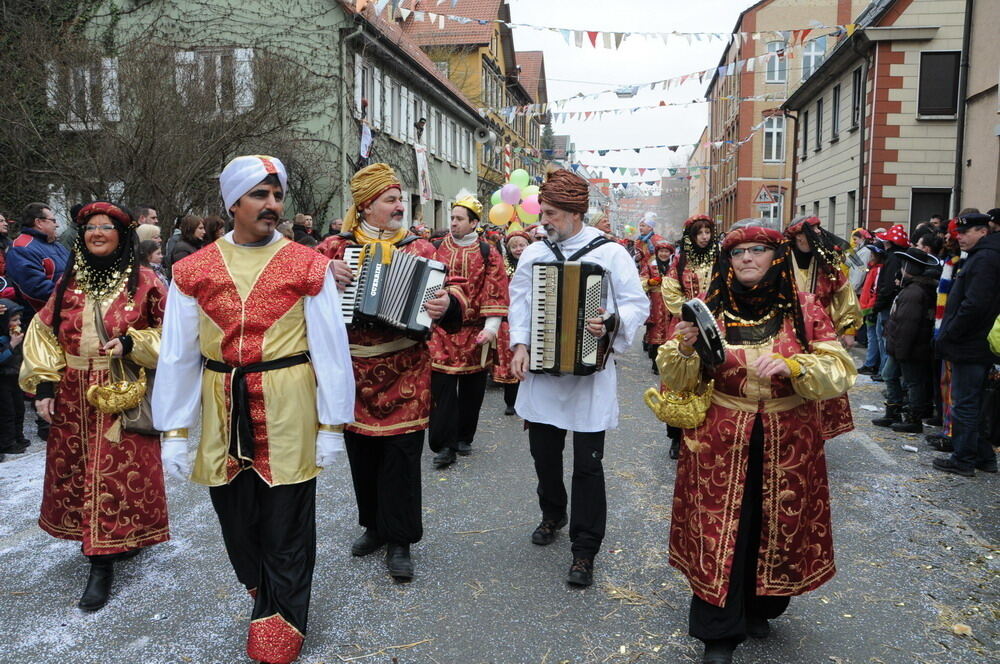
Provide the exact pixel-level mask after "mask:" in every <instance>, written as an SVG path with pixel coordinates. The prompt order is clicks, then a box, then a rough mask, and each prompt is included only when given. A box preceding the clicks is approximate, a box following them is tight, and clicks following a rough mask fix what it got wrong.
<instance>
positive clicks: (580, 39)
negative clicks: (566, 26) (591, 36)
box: [573, 30, 583, 48]
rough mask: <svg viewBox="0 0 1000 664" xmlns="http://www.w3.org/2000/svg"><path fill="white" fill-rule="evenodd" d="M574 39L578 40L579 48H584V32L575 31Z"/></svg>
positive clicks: (577, 45)
mask: <svg viewBox="0 0 1000 664" xmlns="http://www.w3.org/2000/svg"><path fill="white" fill-rule="evenodd" d="M573 41H574V42H576V47H577V48H583V33H582V32H580V31H579V30H574V31H573Z"/></svg>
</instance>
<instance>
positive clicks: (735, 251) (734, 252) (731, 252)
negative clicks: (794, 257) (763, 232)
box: [729, 244, 773, 258]
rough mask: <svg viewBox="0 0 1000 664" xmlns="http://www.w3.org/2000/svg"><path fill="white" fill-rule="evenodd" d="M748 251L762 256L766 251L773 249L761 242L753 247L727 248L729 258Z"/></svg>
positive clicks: (737, 256)
mask: <svg viewBox="0 0 1000 664" xmlns="http://www.w3.org/2000/svg"><path fill="white" fill-rule="evenodd" d="M748 251H749V252H750V253H751V254H753V255H754V256H763V255H764V254H765V253H767V252H768V251H773V249H771V247H766V246H764V245H762V244H758V245H757V246H755V247H737V248H736V249H730V250H729V257H730V258H739V257H740V256H742V255H743V254H744V253H746V252H748Z"/></svg>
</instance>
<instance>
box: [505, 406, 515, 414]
mask: <svg viewBox="0 0 1000 664" xmlns="http://www.w3.org/2000/svg"><path fill="white" fill-rule="evenodd" d="M515 412H516V411H515V410H514V407H513V406H507V407H506V408H504V409H503V414H504V415H513V414H514V413H515Z"/></svg>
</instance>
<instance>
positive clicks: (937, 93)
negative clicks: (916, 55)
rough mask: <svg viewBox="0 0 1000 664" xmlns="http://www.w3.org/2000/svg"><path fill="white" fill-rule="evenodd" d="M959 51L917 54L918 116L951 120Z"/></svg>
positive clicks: (954, 107) (954, 105)
mask: <svg viewBox="0 0 1000 664" xmlns="http://www.w3.org/2000/svg"><path fill="white" fill-rule="evenodd" d="M960 59H961V52H960V51H925V52H922V53H921V54H920V82H919V85H918V90H917V115H920V116H932V117H933V116H939V117H951V116H953V115H955V114H956V113H958V96H959V95H958V81H959V61H960Z"/></svg>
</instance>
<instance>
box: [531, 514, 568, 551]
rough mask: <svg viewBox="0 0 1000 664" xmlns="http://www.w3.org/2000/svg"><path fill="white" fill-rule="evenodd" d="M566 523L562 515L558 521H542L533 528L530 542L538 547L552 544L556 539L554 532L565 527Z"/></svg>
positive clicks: (564, 516)
mask: <svg viewBox="0 0 1000 664" xmlns="http://www.w3.org/2000/svg"><path fill="white" fill-rule="evenodd" d="M566 523H567V519H566V515H565V514H563V515H562V517H560V518H559V520H558V521H553V520H552V519H542V522H541V523H540V524H538V527H537V528H535V532H533V533H531V541H532V543H534V544H537V545H538V546H546V545H548V544H552V541H553V540H554V539H555V538H556V531H557V530H559V529H560V528H562V527H563V526H565V525H566Z"/></svg>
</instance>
